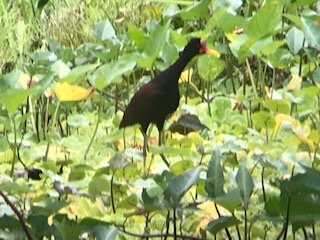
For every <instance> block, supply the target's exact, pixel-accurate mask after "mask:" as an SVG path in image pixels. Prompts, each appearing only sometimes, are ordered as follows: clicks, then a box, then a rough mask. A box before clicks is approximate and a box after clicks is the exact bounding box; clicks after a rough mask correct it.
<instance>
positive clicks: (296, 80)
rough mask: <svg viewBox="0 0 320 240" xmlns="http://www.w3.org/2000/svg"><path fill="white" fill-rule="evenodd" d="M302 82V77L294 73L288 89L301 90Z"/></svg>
mask: <svg viewBox="0 0 320 240" xmlns="http://www.w3.org/2000/svg"><path fill="white" fill-rule="evenodd" d="M301 82H302V78H301V77H300V76H299V75H297V74H293V75H292V77H291V79H290V81H289V83H288V85H287V89H288V90H289V91H294V90H299V89H300V88H301Z"/></svg>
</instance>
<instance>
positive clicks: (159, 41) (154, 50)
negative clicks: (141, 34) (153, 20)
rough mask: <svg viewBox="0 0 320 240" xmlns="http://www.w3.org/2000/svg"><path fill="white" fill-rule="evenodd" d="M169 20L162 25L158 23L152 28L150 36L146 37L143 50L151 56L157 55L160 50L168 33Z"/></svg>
mask: <svg viewBox="0 0 320 240" xmlns="http://www.w3.org/2000/svg"><path fill="white" fill-rule="evenodd" d="M169 26H170V21H166V22H165V23H164V24H163V25H161V24H159V25H158V26H156V28H155V29H154V30H153V32H152V34H151V36H150V37H149V38H148V39H147V42H146V44H145V49H144V52H145V53H146V54H147V55H148V56H149V57H152V58H154V59H155V58H156V57H158V55H159V53H160V51H161V50H162V49H163V47H164V45H165V43H166V41H167V37H168V33H169Z"/></svg>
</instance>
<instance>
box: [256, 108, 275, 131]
mask: <svg viewBox="0 0 320 240" xmlns="http://www.w3.org/2000/svg"><path fill="white" fill-rule="evenodd" d="M252 121H253V124H254V126H255V127H256V128H257V129H262V128H273V127H274V126H275V124H276V123H275V120H274V118H273V116H272V115H271V114H270V113H268V112H264V111H260V112H256V113H254V114H253V115H252Z"/></svg>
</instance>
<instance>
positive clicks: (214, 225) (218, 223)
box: [206, 216, 240, 235]
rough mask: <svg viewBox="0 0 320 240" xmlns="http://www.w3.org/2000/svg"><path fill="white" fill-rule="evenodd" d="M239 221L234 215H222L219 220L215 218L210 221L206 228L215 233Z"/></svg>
mask: <svg viewBox="0 0 320 240" xmlns="http://www.w3.org/2000/svg"><path fill="white" fill-rule="evenodd" d="M238 223H240V221H239V220H238V219H237V218H236V217H234V216H232V217H227V216H222V217H219V218H218V219H217V220H213V221H211V222H209V223H208V225H207V227H206V230H207V231H209V232H210V233H212V234H214V235H215V234H217V233H218V232H219V231H221V230H222V229H225V228H228V227H231V226H234V225H236V224H238Z"/></svg>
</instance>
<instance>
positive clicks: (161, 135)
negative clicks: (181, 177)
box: [158, 127, 170, 167]
mask: <svg viewBox="0 0 320 240" xmlns="http://www.w3.org/2000/svg"><path fill="white" fill-rule="evenodd" d="M158 131H159V146H161V145H162V143H164V141H163V140H164V131H162V128H159V127H158ZM160 157H161V158H162V161H163V162H164V163H165V164H166V165H167V167H170V163H169V162H168V160H167V159H166V157H165V156H164V154H163V153H160Z"/></svg>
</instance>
